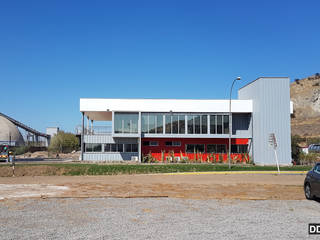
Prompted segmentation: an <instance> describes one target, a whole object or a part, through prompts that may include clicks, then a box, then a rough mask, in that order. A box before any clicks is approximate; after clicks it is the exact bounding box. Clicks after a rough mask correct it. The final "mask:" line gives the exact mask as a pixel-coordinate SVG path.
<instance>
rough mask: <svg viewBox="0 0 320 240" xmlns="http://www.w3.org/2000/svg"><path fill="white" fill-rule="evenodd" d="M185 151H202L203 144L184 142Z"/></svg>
mask: <svg viewBox="0 0 320 240" xmlns="http://www.w3.org/2000/svg"><path fill="white" fill-rule="evenodd" d="M186 152H187V153H203V152H204V144H186Z"/></svg>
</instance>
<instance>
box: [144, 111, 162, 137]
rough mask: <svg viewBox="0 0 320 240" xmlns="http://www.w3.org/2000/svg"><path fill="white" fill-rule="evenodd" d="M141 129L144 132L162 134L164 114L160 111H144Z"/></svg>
mask: <svg viewBox="0 0 320 240" xmlns="http://www.w3.org/2000/svg"><path fill="white" fill-rule="evenodd" d="M141 131H142V133H152V134H154V133H157V134H162V133H163V115H162V114H159V113H142V114H141Z"/></svg>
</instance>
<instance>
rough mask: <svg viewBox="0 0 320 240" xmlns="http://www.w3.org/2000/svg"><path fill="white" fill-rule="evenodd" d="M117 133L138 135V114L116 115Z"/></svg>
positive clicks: (115, 128) (115, 125)
mask: <svg viewBox="0 0 320 240" xmlns="http://www.w3.org/2000/svg"><path fill="white" fill-rule="evenodd" d="M114 115H115V117H114V132H115V133H138V118H139V115H138V113H115V114H114Z"/></svg>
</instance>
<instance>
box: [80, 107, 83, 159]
mask: <svg viewBox="0 0 320 240" xmlns="http://www.w3.org/2000/svg"><path fill="white" fill-rule="evenodd" d="M83 139H84V112H82V126H81V156H80V160H81V161H83V152H84V142H83Z"/></svg>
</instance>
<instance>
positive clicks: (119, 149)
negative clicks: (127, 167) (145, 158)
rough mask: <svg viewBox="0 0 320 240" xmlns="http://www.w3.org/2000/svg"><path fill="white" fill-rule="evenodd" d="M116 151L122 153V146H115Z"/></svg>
mask: <svg viewBox="0 0 320 240" xmlns="http://www.w3.org/2000/svg"><path fill="white" fill-rule="evenodd" d="M117 151H118V152H123V144H117Z"/></svg>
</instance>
